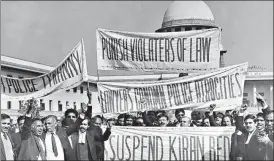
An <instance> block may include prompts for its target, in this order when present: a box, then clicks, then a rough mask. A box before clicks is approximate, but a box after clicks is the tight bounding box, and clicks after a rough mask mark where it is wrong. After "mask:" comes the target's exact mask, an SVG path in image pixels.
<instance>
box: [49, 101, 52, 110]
mask: <svg viewBox="0 0 274 161" xmlns="http://www.w3.org/2000/svg"><path fill="white" fill-rule="evenodd" d="M51 108H52V100H49V111H51V110H52V109H51Z"/></svg>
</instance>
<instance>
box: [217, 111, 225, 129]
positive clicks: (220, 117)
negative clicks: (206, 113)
mask: <svg viewBox="0 0 274 161" xmlns="http://www.w3.org/2000/svg"><path fill="white" fill-rule="evenodd" d="M223 117H224V114H222V113H218V114H217V116H216V118H215V122H216V124H217V125H218V126H221V125H222V120H223Z"/></svg>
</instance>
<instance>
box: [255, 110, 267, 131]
mask: <svg viewBox="0 0 274 161" xmlns="http://www.w3.org/2000/svg"><path fill="white" fill-rule="evenodd" d="M255 121H256V124H257V125H256V128H257V129H258V130H259V131H264V130H265V116H264V114H263V113H262V112H259V113H257V115H256V119H255Z"/></svg>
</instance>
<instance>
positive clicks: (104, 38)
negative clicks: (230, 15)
mask: <svg viewBox="0 0 274 161" xmlns="http://www.w3.org/2000/svg"><path fill="white" fill-rule="evenodd" d="M96 34H97V62H98V63H97V64H98V69H99V70H127V71H174V70H176V71H185V72H192V71H193V72H197V71H204V70H210V69H216V68H218V67H219V60H220V41H221V40H220V35H221V31H220V29H219V28H214V29H206V30H195V31H186V32H169V33H136V32H122V31H113V30H106V29H97V32H96Z"/></svg>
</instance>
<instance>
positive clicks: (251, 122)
mask: <svg viewBox="0 0 274 161" xmlns="http://www.w3.org/2000/svg"><path fill="white" fill-rule="evenodd" d="M255 119H256V117H255V116H254V115H252V114H248V115H247V116H246V117H245V118H244V124H245V128H246V130H247V131H248V132H252V131H254V130H255V129H256V122H255Z"/></svg>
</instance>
